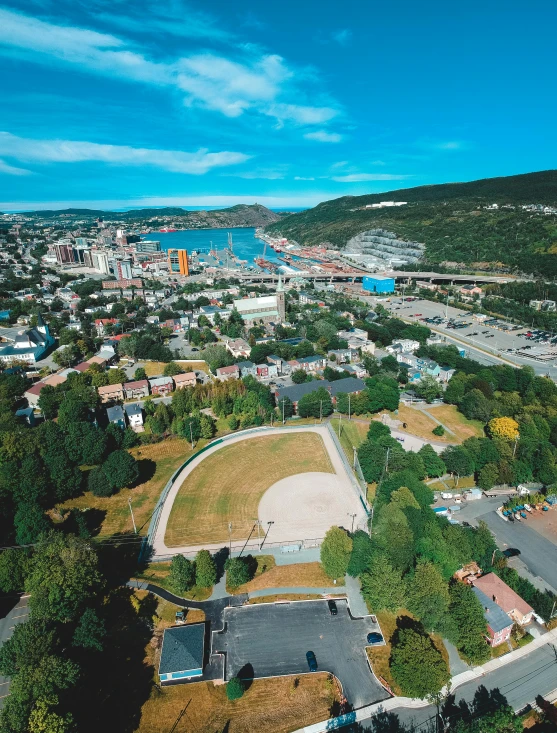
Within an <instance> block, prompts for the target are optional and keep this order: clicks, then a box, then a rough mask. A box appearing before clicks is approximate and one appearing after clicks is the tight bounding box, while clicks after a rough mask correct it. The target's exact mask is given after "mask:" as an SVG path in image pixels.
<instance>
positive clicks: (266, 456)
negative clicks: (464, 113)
mask: <svg viewBox="0 0 557 733" xmlns="http://www.w3.org/2000/svg"><path fill="white" fill-rule="evenodd" d="M309 471H312V472H313V471H319V472H324V473H332V472H333V469H332V466H331V462H330V459H329V456H328V454H327V451H326V449H325V446H324V444H323V441H322V439H321V437H320V436H319V435H316V434H315V433H301V434H293V433H290V434H285V435H269V436H262V437H257V438H250V439H249V440H246V441H241V442H238V443H233V444H231V445H227V446H224V447H223V448H221V449H219V450H217V451H216V452H215V453H213V454H211V455H210V456H208V457H207V458H205V459H204V460H203V461H202V462H201V463H200V464H199V465H198V466H197V467H196V468H195V469H194V470H193V471H192V472H191V473H190V475H189V476H188V478H187V479H186V481H184V483H183V485H182V486H181V488H180V490H179V492H178V495H177V496H176V499H175V500H174V505H173V507H172V511H171V514H170V517H169V520H168V525H167V528H166V536H165V542H166V544H167V545H168V546H169V547H177V546H179V545H184V544H188V545H196V544H201V543H204V542H205V543H210V542H220V541H222V540H227V539H228V523H229V522H232V539H243V538H245V537H247V536H248V535H249V533H250V530H251V528H252V526H253V520H254V518H255V517H257V508H258V506H259V501H260V499H261V497H262V496H263V494H264V493H265V491H266V490H267V489H268V488H269V487H270V486H272V485H273V484H274V483H276V482H277V481H279V480H280V479H283V478H286V477H287V476H293V475H295V474H298V473H306V472H309Z"/></svg>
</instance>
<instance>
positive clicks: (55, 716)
mask: <svg viewBox="0 0 557 733" xmlns="http://www.w3.org/2000/svg"><path fill="white" fill-rule="evenodd" d="M57 702H58V698H56V697H52V696H50V697H48V698H45V697H41V698H39V699H38V700H37V701H36V702H35V704H34V706H33V709H32V710H31V714H30V716H29V733H71V731H74V730H75V726H74V719H73V716H72V715H71V713H66V714H65V715H60V714H59V713H57V712H56V711H55V710H53V707H54V706H55V705H56V704H57Z"/></svg>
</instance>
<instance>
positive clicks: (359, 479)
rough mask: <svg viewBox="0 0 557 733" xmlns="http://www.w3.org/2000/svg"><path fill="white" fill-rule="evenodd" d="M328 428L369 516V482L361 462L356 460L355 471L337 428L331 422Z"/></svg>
mask: <svg viewBox="0 0 557 733" xmlns="http://www.w3.org/2000/svg"><path fill="white" fill-rule="evenodd" d="M327 428H328V429H329V434H330V436H331V438H332V439H333V443H334V444H335V448H336V449H337V452H338V454H339V456H340V458H341V460H342V462H343V464H344V468H345V469H346V473H347V474H348V476H349V478H350V482H351V484H352V486H353V487H354V489H355V491H356V494H357V496H358V498H359V500H360V501H361V503H362V506H363V508H364V509H365V511H366V514H367V515H368V516H369V512H370V509H369V505H368V503H367V483H366V481H365V479H364V476H363V474H362V471H361V469H360V464H359V463H358V462H356V471H354V468H353V467H352V466H351V465H350V463H349V462H348V459H347V458H346V453H345V452H344V448H343V447H342V445H341V443H340V440H339V438H338V436H337V434H336V433H335V430H334V428H333V426H332V425H331V423H330V422H328V423H327ZM358 469H359V470H358Z"/></svg>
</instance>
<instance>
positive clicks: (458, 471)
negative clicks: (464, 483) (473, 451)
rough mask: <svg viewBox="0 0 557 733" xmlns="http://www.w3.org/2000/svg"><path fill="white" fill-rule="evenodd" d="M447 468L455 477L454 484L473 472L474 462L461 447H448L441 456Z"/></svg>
mask: <svg viewBox="0 0 557 733" xmlns="http://www.w3.org/2000/svg"><path fill="white" fill-rule="evenodd" d="M441 457H442V459H443V461H444V462H445V465H446V467H447V471H449V473H452V474H453V476H456V483H457V486H458V480H459V478H460V477H461V476H469V475H470V474H471V473H472V472H473V471H474V462H473V460H472V458H471V456H470V454H469V453H468V451H466V450H465V449H464V448H462V446H459V445H456V446H449V447H448V448H446V449H445V450H444V451H443V453H442V454H441Z"/></svg>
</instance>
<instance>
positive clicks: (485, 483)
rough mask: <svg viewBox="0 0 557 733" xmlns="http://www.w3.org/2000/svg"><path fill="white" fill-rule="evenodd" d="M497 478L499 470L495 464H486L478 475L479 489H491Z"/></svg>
mask: <svg viewBox="0 0 557 733" xmlns="http://www.w3.org/2000/svg"><path fill="white" fill-rule="evenodd" d="M498 478H499V468H498V466H497V464H496V463H486V464H485V466H484V467H483V468H482V469H481V471H480V473H479V475H478V486H479V487H480V489H485V490H487V489H491V488H493V486H495V484H496V483H497V479H498Z"/></svg>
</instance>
